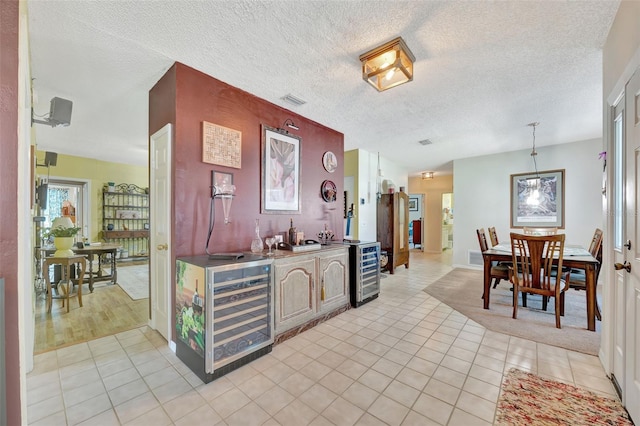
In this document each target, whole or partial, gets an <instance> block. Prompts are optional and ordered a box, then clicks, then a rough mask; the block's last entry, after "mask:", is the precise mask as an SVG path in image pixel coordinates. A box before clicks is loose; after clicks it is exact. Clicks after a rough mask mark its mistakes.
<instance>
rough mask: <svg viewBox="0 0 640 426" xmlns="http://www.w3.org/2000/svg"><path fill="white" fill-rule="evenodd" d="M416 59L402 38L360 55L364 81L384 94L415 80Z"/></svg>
mask: <svg viewBox="0 0 640 426" xmlns="http://www.w3.org/2000/svg"><path fill="white" fill-rule="evenodd" d="M415 60H416V58H415V56H413V53H411V50H409V47H408V46H407V44H406V43H405V42H404V40H403V39H402V37H398V38H395V39H393V40H391V41H389V42H387V43H385V44H383V45H382V46H379V47H376V48H375V49H372V50H370V51H368V52H367V53H363V54H362V55H360V62H362V79H363V80H364V81H366V82H367V83H369V84H371V85H372V86H373V87H375V88H376V90H377V91H378V92H382V91H384V90H387V89H391V88H392V87H396V86H399V85H400V84H403V83H406V82H408V81H411V80H413V63H414V62H415Z"/></svg>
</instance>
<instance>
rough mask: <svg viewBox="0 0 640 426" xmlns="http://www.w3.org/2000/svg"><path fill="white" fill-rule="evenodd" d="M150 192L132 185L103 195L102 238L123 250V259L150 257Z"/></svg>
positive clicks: (120, 187) (110, 188)
mask: <svg viewBox="0 0 640 426" xmlns="http://www.w3.org/2000/svg"><path fill="white" fill-rule="evenodd" d="M148 192H149V190H148V188H140V187H139V186H137V185H134V184H129V183H121V184H119V185H116V186H114V187H105V188H104V189H103V191H102V238H103V239H104V240H105V241H106V242H108V243H114V244H119V245H121V246H122V252H121V253H120V259H124V258H146V257H148V256H149V194H148Z"/></svg>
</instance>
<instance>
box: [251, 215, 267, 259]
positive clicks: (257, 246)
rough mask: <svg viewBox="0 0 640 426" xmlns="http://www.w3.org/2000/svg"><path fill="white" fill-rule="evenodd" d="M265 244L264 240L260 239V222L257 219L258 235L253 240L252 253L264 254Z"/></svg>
mask: <svg viewBox="0 0 640 426" xmlns="http://www.w3.org/2000/svg"><path fill="white" fill-rule="evenodd" d="M263 248H264V244H263V243H262V238H260V221H259V220H258V219H256V235H254V237H253V240H251V253H262V249H263Z"/></svg>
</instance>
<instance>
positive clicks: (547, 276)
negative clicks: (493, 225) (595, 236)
mask: <svg viewBox="0 0 640 426" xmlns="http://www.w3.org/2000/svg"><path fill="white" fill-rule="evenodd" d="M564 239H565V235H564V234H557V235H525V234H518V233H515V232H512V233H511V252H512V253H513V266H512V267H511V268H510V270H509V274H510V278H509V279H510V281H511V283H512V284H513V318H514V319H515V318H517V317H518V296H519V294H520V293H522V306H523V307H525V308H526V307H527V294H539V295H541V296H542V308H543V309H544V310H546V308H547V306H546V305H547V300H548V299H549V298H550V297H553V298H554V299H555V314H556V328H561V326H560V317H561V316H564V293H565V291H566V290H567V288H568V287H569V285H568V282H569V272H567V273H566V274H557V273H554V270H555V271H559V270H562V256H563V250H564ZM554 264H555V265H557V268H554V267H553V266H555V265H554ZM563 277H564V278H563Z"/></svg>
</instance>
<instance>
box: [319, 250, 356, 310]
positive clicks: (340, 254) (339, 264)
mask: <svg viewBox="0 0 640 426" xmlns="http://www.w3.org/2000/svg"><path fill="white" fill-rule="evenodd" d="M318 276H319V278H320V282H319V285H318V286H319V289H318V293H319V299H318V303H319V309H318V310H319V311H320V312H322V313H327V312H330V311H332V310H334V309H337V308H339V307H341V306H343V305H345V304H346V303H348V302H349V253H348V252H347V251H346V250H344V251H343V250H338V251H337V252H329V253H326V254H322V255H320V256H319V258H318Z"/></svg>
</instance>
